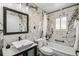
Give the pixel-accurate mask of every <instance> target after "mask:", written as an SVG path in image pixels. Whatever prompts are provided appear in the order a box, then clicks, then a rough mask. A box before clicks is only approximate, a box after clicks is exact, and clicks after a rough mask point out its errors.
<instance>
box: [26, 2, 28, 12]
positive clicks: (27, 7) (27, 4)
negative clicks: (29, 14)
mask: <svg viewBox="0 0 79 59" xmlns="http://www.w3.org/2000/svg"><path fill="white" fill-rule="evenodd" d="M28 9H29V5H28V3H26V11H28Z"/></svg>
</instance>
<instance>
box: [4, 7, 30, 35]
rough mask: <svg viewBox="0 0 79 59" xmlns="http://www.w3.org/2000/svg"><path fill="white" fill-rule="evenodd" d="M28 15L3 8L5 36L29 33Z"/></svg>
mask: <svg viewBox="0 0 79 59" xmlns="http://www.w3.org/2000/svg"><path fill="white" fill-rule="evenodd" d="M28 17H29V16H28V14H25V13H23V12H19V11H16V10H13V9H10V8H7V7H3V25H4V26H3V28H4V35H7V34H21V33H28Z"/></svg>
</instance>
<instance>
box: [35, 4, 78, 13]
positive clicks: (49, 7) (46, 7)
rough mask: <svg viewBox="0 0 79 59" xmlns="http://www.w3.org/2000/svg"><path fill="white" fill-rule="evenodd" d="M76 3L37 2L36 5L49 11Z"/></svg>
mask: <svg viewBox="0 0 79 59" xmlns="http://www.w3.org/2000/svg"><path fill="white" fill-rule="evenodd" d="M74 4H76V3H36V5H37V6H38V7H39V8H41V9H43V10H44V11H46V12H47V13H50V12H53V11H56V10H58V9H62V8H65V7H69V6H72V5H74Z"/></svg>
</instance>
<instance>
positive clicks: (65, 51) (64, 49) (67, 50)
mask: <svg viewBox="0 0 79 59" xmlns="http://www.w3.org/2000/svg"><path fill="white" fill-rule="evenodd" d="M48 47H49V48H51V49H53V50H54V53H55V55H57V56H76V54H75V52H76V51H75V50H74V48H72V47H69V46H66V45H61V44H57V43H55V42H48Z"/></svg>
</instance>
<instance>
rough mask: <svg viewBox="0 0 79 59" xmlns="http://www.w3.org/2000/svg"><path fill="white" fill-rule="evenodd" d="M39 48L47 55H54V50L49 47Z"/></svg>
mask: <svg viewBox="0 0 79 59" xmlns="http://www.w3.org/2000/svg"><path fill="white" fill-rule="evenodd" d="M39 50H40V51H41V53H42V54H44V55H47V56H51V55H53V50H52V49H51V48H49V47H46V46H43V47H41V48H39Z"/></svg>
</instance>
